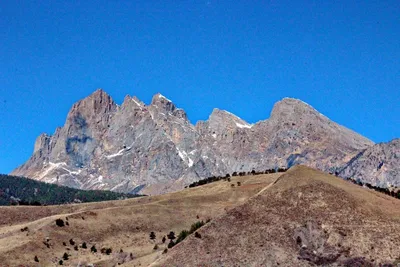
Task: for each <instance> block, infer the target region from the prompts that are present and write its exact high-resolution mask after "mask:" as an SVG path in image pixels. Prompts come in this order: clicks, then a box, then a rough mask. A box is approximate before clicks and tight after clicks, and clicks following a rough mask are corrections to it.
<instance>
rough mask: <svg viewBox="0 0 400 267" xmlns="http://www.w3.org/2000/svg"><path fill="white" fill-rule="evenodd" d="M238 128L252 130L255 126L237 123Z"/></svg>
mask: <svg viewBox="0 0 400 267" xmlns="http://www.w3.org/2000/svg"><path fill="white" fill-rule="evenodd" d="M236 126H237V127H239V128H248V129H250V128H251V127H252V126H253V125H250V124H241V123H238V122H236Z"/></svg>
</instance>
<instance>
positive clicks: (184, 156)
mask: <svg viewBox="0 0 400 267" xmlns="http://www.w3.org/2000/svg"><path fill="white" fill-rule="evenodd" d="M176 150H177V151H178V154H179V157H181V159H182V160H183V162H185V163H186V164H187V165H188V166H189V167H192V166H193V160H192V159H191V158H190V157H189V156H188V154H187V153H186V151H181V150H180V149H179V148H176Z"/></svg>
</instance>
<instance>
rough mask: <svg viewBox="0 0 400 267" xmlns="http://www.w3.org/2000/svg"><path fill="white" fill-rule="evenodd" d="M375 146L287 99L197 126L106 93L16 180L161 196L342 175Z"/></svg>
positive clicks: (45, 139) (80, 105)
mask: <svg viewBox="0 0 400 267" xmlns="http://www.w3.org/2000/svg"><path fill="white" fill-rule="evenodd" d="M371 145H373V143H372V142H371V141H370V140H368V139H366V138H364V137H362V136H360V135H358V134H356V133H355V132H353V131H351V130H349V129H347V128H345V127H343V126H340V125H338V124H336V123H334V122H332V121H330V120H329V119H328V118H327V117H325V116H324V115H322V114H320V113H319V112H318V111H316V110H315V109H314V108H312V107H311V106H309V105H308V104H306V103H304V102H302V101H300V100H296V99H291V98H285V99H283V100H281V101H279V102H278V103H276V104H275V106H274V108H273V110H272V112H271V116H270V118H269V119H267V120H265V121H260V122H258V123H256V124H249V123H247V122H246V121H244V120H242V119H240V118H239V117H237V116H235V115H233V114H231V113H229V112H227V111H223V110H219V109H214V110H213V112H212V114H211V115H210V117H209V119H208V120H207V121H199V122H198V123H197V124H196V125H192V124H191V123H190V121H189V120H188V118H187V115H186V113H185V112H184V110H182V109H179V108H177V107H176V106H175V105H174V104H173V102H172V101H170V100H169V99H167V98H165V97H164V96H162V95H161V94H157V95H155V96H154V97H153V99H152V101H151V103H150V104H149V105H146V104H145V103H143V102H141V101H140V100H139V99H137V98H136V97H131V96H126V97H125V99H124V102H123V103H122V105H121V106H118V105H117V104H115V102H114V101H113V100H112V99H111V97H110V96H109V95H108V94H107V93H105V92H104V91H103V90H101V89H99V90H97V91H96V92H94V93H93V94H92V95H90V96H88V97H87V98H85V99H83V100H81V101H79V102H77V103H76V104H74V105H73V107H72V108H71V110H70V112H69V113H68V116H67V119H66V122H65V124H64V126H63V127H60V128H57V129H56V131H55V133H54V134H53V135H52V136H49V135H41V136H39V137H38V140H37V141H36V143H35V148H34V153H33V155H32V156H31V158H30V159H29V160H28V161H27V162H26V163H25V164H23V165H22V166H20V167H19V168H17V169H16V170H14V171H13V172H12V174H13V175H21V176H27V177H30V178H33V179H37V180H41V181H46V182H50V183H58V184H62V185H67V186H72V187H77V188H81V189H110V190H115V191H121V192H132V191H134V192H138V191H141V192H142V193H148V194H158V193H162V192H167V191H173V190H176V189H179V188H182V187H183V186H184V185H186V184H188V183H191V182H193V181H195V180H198V179H200V178H204V177H208V176H212V175H216V176H217V175H225V174H226V173H232V172H235V171H237V172H240V171H251V170H253V169H254V170H257V171H259V170H265V169H270V168H275V167H290V166H292V165H295V164H306V165H309V166H312V167H316V168H318V169H320V170H324V171H335V170H337V169H338V168H340V167H341V166H343V165H344V164H345V163H347V162H348V161H349V160H350V159H351V158H353V157H354V156H356V155H357V154H359V153H360V151H363V150H365V149H366V148H368V147H370V146H371Z"/></svg>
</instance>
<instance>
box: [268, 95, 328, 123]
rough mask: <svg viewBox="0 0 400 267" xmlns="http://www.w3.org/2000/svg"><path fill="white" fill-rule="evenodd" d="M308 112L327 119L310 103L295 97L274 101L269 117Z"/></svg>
mask: <svg viewBox="0 0 400 267" xmlns="http://www.w3.org/2000/svg"><path fill="white" fill-rule="evenodd" d="M306 111H307V112H310V113H313V114H315V115H316V116H321V117H323V118H326V119H328V118H327V117H326V116H325V115H323V114H322V113H320V112H319V111H318V110H316V109H315V108H314V107H312V106H311V105H310V104H308V103H306V102H304V101H302V100H300V99H296V98H291V97H285V98H283V99H282V100H280V101H278V102H276V103H275V105H274V107H273V108H272V112H271V116H270V118H272V119H273V118H277V117H280V116H292V115H295V114H297V113H298V112H306Z"/></svg>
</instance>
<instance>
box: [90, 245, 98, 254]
mask: <svg viewBox="0 0 400 267" xmlns="http://www.w3.org/2000/svg"><path fill="white" fill-rule="evenodd" d="M90 251H91V252H93V253H96V252H97V248H96V246H95V245H93V246H92V247H91V248H90Z"/></svg>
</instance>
